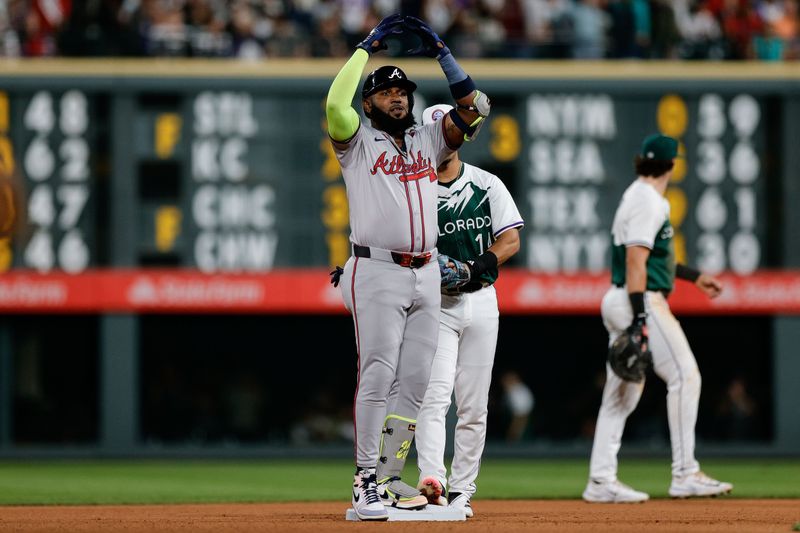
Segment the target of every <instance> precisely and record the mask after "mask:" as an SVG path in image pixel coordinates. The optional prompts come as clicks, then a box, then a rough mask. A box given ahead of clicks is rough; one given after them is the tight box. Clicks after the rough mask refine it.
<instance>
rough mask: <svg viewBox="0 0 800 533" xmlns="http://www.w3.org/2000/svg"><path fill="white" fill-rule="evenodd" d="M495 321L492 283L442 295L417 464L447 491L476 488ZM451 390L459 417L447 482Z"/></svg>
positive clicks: (422, 474)
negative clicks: (436, 345)
mask: <svg viewBox="0 0 800 533" xmlns="http://www.w3.org/2000/svg"><path fill="white" fill-rule="evenodd" d="M498 325H499V312H498V310H497V293H496V292H495V289H494V286H489V287H485V288H483V289H481V290H479V291H476V292H473V293H467V294H460V295H456V296H448V295H442V312H441V320H440V325H439V346H438V348H437V350H436V356H435V357H434V360H433V367H432V368H431V378H430V383H429V384H428V390H427V391H426V392H425V399H424V400H423V402H422V408H421V409H420V412H419V418H418V419H417V465H418V467H419V471H420V480H422V479H423V478H426V477H428V476H434V477H436V478H437V479H439V481H440V482H442V484H443V485H445V486H447V487H449V489H448V490H449V491H450V492H461V493H465V494H467V495H469V496H472V495H473V494H475V490H476V486H475V480H476V478H477V477H478V470H479V468H480V461H481V455H482V454H483V447H484V444H485V442H486V415H487V412H488V407H487V404H488V401H489V387H490V385H491V381H492V366H493V364H494V354H495V348H496V347H497V329H498ZM454 391H455V401H456V414H457V416H458V422H457V423H456V428H455V437H454V456H453V463H452V465H451V469H450V479H449V482H448V483H445V481H446V476H447V470H446V468H445V465H444V450H445V443H446V440H447V436H446V430H445V418H446V416H447V411H448V410H449V409H450V401H451V397H452V395H453V392H454Z"/></svg>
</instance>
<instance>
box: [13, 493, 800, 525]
mask: <svg viewBox="0 0 800 533" xmlns="http://www.w3.org/2000/svg"><path fill="white" fill-rule="evenodd" d="M473 507H474V509H475V517H474V518H472V519H470V520H468V521H467V522H437V523H432V522H426V523H424V524H423V523H420V522H389V523H378V524H375V523H356V522H347V521H345V519H344V515H345V511H346V510H347V503H346V502H310V503H269V504H233V505H230V504H205V505H113V506H108V505H106V506H9V507H0V531H14V532H24V533H28V532H45V531H47V532H64V533H66V532H70V533H72V532H76V533H89V532H92V533H93V532H100V531H103V532H110V533H115V532H121V531H125V532H128V531H165V532H175V533H178V532H180V533H184V532H228V531H232V532H233V531H235V532H249V531H281V532H283V531H289V532H292V533H306V532H314V533H319V532H322V531H379V530H381V529H384V530H387V531H389V530H391V531H393V532H403V533H405V532H414V533H418V532H419V531H420V530H421V529H423V528H424V529H430V530H433V531H436V532H437V533H443V532H449V531H481V532H487V531H491V532H495V531H497V532H516V531H592V532H603V531H621V532H637V533H642V532H643V531H646V532H647V533H651V532H653V531H680V532H687V531H688V532H699V531H711V532H714V531H725V532H726V533H730V532H732V531H747V532H761V531H791V528H792V525H793V524H795V523H796V522H798V521H800V500H771V499H768V500H737V499H724V498H723V499H707V500H684V501H681V500H655V501H650V502H647V503H644V504H616V505H606V504H587V503H584V502H582V501H575V500H527V501H522V500H514V501H509V500H486V501H480V500H478V501H475V502H474V504H473Z"/></svg>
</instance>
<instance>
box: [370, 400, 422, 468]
mask: <svg viewBox="0 0 800 533" xmlns="http://www.w3.org/2000/svg"><path fill="white" fill-rule="evenodd" d="M416 429H417V421H416V420H412V419H410V418H403V417H402V416H397V415H389V416H387V417H386V420H385V421H384V423H383V435H382V436H381V451H380V458H379V459H378V465H377V466H378V470H377V477H378V483H381V482H383V481H386V480H387V479H389V478H391V477H400V473H401V472H402V471H403V467H404V466H405V464H406V457H408V452H409V451H410V450H411V443H413V442H414V431H415V430H416Z"/></svg>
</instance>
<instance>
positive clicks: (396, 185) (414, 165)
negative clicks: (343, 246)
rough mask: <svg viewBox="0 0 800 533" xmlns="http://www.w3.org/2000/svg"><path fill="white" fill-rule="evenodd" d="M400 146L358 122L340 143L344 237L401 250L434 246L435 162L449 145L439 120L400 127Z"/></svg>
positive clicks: (337, 149)
mask: <svg viewBox="0 0 800 533" xmlns="http://www.w3.org/2000/svg"><path fill="white" fill-rule="evenodd" d="M405 144H406V149H407V151H406V152H402V151H401V150H400V149H399V148H398V147H397V145H396V144H395V142H394V139H392V137H391V135H389V134H387V133H386V132H384V131H381V130H378V129H375V128H373V127H372V126H370V125H368V124H366V123H363V122H362V124H361V125H360V127H359V128H358V131H357V132H356V134H355V135H354V136H353V138H352V139H351V140H350V142H349V143H348V144H347V146H346V147H345V148H344V149H340V148H338V147H337V146H336V144H334V145H333V148H334V152H335V153H336V157H337V158H338V159H339V163H340V164H341V166H342V177H343V178H344V183H345V186H346V187H347V200H348V202H349V207H350V241H351V242H353V243H355V244H359V245H361V246H373V247H376V248H384V249H386V250H396V251H401V252H427V251H430V250H433V248H434V247H435V246H436V235H437V226H436V198H437V180H438V178H437V175H436V168H437V167H438V166H439V162H440V161H443V160H444V159H445V158H446V157H447V156H448V155H450V154H451V153H452V152H453V150H451V149H450V148H449V147H448V146H447V142H446V140H445V136H444V121H442V122H441V123H432V124H428V125H425V126H415V127H413V128H409V129H408V130H406V135H405Z"/></svg>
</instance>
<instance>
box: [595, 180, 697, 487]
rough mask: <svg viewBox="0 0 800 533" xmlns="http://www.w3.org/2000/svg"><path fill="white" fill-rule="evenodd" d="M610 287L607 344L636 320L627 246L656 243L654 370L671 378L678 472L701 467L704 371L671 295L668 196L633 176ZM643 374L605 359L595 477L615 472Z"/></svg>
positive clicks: (649, 296)
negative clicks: (629, 376) (631, 377)
mask: <svg viewBox="0 0 800 533" xmlns="http://www.w3.org/2000/svg"><path fill="white" fill-rule="evenodd" d="M611 233H612V237H613V243H614V248H613V250H612V267H611V271H612V284H613V285H612V287H611V288H610V289H609V290H608V292H606V294H605V296H604V297H603V302H602V305H601V313H602V316H603V323H604V324H605V326H606V329H607V330H608V335H609V346H610V345H611V343H613V342H614V340H615V339H616V338H617V337H618V336H619V335H620V334H621V333H622V332H623V331H624V330H625V328H627V327H628V326H629V325H630V324H631V321H632V320H633V311H632V310H631V305H630V300H629V298H628V292H627V290H626V289H625V287H624V283H625V250H626V247H628V246H645V247H647V248H649V249H650V256H649V258H648V260H647V292H646V293H645V294H646V297H645V309H646V311H647V327H648V330H649V336H650V350H651V351H652V353H653V366H654V370H655V373H656V374H657V375H658V376H659V377H660V378H661V379H663V380H664V381H665V382H666V384H667V415H668V418H669V432H670V440H671V442H672V475H673V477H681V476H685V475H688V474H692V473H694V472H697V471H698V470H699V469H700V466H699V464H698V462H697V460H696V459H695V456H694V447H695V434H694V428H695V422H696V421H697V407H698V403H699V401H700V371H699V370H698V368H697V362H696V361H695V358H694V355H693V354H692V350H691V348H690V347H689V342H688V341H687V340H686V335H684V333H683V329H681V326H680V324H679V323H678V321H677V320H676V319H675V317H674V316H673V314H672V312H671V311H670V308H669V305H668V304H667V298H666V296H667V295H668V294H669V293H670V291H672V287H673V284H674V279H675V256H674V253H673V244H672V236H673V229H672V226H671V224H670V221H669V202H667V200H666V199H665V198H664V197H663V196H662V195H661V194H660V193H659V192H658V191H657V190H656V189H655V188H654V187H653V186H652V185H650V184H649V183H647V182H645V181H643V180H641V179H639V180H636V181H634V182H633V183H632V184H631V185H630V186H629V187H628V188H627V190H626V191H625V193H624V195H623V196H622V201H621V202H620V205H619V207H618V208H617V211H616V214H615V215H614V222H613V225H612V228H611ZM643 389H644V381H642V382H641V383H633V382H628V381H624V380H622V379H621V378H620V377H619V376H617V375H616V374H615V373H614V372H613V371H612V370H611V367H610V366H609V365H608V364H607V365H606V384H605V388H604V390H603V400H602V404H601V405H600V412H599V414H598V416H597V426H596V428H595V434H594V444H593V446H592V457H591V462H590V467H589V474H590V477H591V478H592V479H593V480H596V481H614V480H616V479H617V452H618V451H619V448H620V443H621V440H622V432H623V430H624V428H625V421H626V420H627V418H628V416H629V415H630V414H631V413H632V412H633V410H634V409H635V408H636V405H637V404H638V403H639V399H640V398H641V395H642V390H643Z"/></svg>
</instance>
